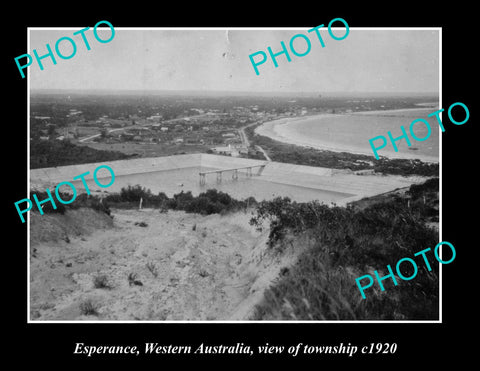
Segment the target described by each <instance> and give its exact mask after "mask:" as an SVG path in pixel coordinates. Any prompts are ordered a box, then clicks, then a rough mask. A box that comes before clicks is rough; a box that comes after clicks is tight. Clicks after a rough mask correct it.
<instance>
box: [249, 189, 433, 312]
mask: <svg viewBox="0 0 480 371" xmlns="http://www.w3.org/2000/svg"><path fill="white" fill-rule="evenodd" d="M432 188H433V189H435V185H434V183H433V182H430V183H428V184H426V185H424V186H423V188H422V187H420V188H417V189H415V188H414V192H418V197H422V198H423V195H424V194H425V193H424V192H430V190H431V189H432ZM422 192H423V193H422ZM437 198H438V195H437ZM420 204H421V205H423V201H422V202H420ZM432 213H433V211H432V210H431V209H429V208H427V207H423V206H422V207H420V206H418V205H416V203H414V204H411V205H410V206H409V205H408V202H407V199H405V198H402V197H392V198H391V199H388V200H384V201H381V202H378V203H373V204H372V205H370V206H367V207H366V208H364V209H363V210H356V209H355V208H354V207H353V206H351V207H336V206H334V207H328V206H326V205H322V204H319V203H318V202H308V203H296V202H292V201H291V200H290V199H288V198H276V199H274V200H272V201H263V202H261V203H259V205H258V208H257V211H256V214H255V215H254V216H253V217H252V219H251V220H250V223H251V224H252V225H255V226H257V228H262V227H263V224H264V223H265V222H267V223H269V226H270V235H269V240H268V244H269V246H270V247H272V248H275V249H281V248H282V246H283V245H284V244H285V242H283V241H282V240H283V239H284V237H285V236H286V234H287V233H289V234H293V235H299V234H302V235H305V236H306V237H308V240H309V241H310V246H309V247H308V248H307V249H306V251H305V252H303V253H302V255H301V256H300V257H299V259H298V261H297V262H296V263H295V264H294V265H293V266H292V267H290V269H289V270H288V271H283V274H282V276H281V277H280V278H279V280H278V281H277V282H276V283H275V284H274V285H273V286H272V287H270V288H269V289H268V290H267V291H266V293H265V297H264V300H263V302H262V303H261V304H260V305H258V306H257V307H256V314H255V319H307V320H308V319H406V318H408V319H435V318H438V264H435V265H432V271H427V269H426V268H420V267H419V270H418V275H417V276H416V277H415V279H414V280H412V281H401V280H399V286H397V287H394V286H393V285H392V288H391V289H390V288H389V287H387V291H386V292H381V291H380V290H377V289H372V290H371V291H370V293H371V294H369V295H370V297H369V298H368V300H363V299H362V298H361V295H360V294H359V292H358V288H357V286H356V285H355V278H357V277H358V276H360V275H361V274H365V273H364V272H366V271H368V270H369V269H371V268H372V267H373V268H374V269H376V270H379V272H382V271H383V272H385V270H386V266H387V265H388V264H390V265H392V264H395V263H396V262H397V261H398V260H400V259H402V258H404V257H413V256H414V253H416V252H418V251H419V250H420V249H421V248H427V247H432V246H435V245H436V243H437V242H438V232H436V231H435V230H433V229H431V228H429V227H428V226H427V225H426V224H425V223H424V220H425V219H426V217H427V216H428V215H430V214H432ZM426 214H427V215H426ZM347 268H348V269H347ZM380 275H383V274H380ZM406 275H408V274H406Z"/></svg>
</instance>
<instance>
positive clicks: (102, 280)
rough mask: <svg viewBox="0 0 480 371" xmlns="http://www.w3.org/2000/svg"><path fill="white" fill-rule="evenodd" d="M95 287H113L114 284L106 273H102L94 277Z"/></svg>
mask: <svg viewBox="0 0 480 371" xmlns="http://www.w3.org/2000/svg"><path fill="white" fill-rule="evenodd" d="M93 287H95V288H96V289H111V288H112V286H111V284H110V283H109V281H108V277H107V275H105V274H101V275H98V276H95V277H93Z"/></svg>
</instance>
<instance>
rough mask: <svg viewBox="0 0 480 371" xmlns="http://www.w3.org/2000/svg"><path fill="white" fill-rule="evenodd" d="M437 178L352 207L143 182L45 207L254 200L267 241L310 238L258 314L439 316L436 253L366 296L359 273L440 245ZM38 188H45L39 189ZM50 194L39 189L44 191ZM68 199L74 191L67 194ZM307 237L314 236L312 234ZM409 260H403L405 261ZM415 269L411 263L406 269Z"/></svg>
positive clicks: (210, 208) (186, 206) (225, 204)
mask: <svg viewBox="0 0 480 371" xmlns="http://www.w3.org/2000/svg"><path fill="white" fill-rule="evenodd" d="M438 182H439V180H438V178H432V179H430V180H428V181H427V182H425V183H424V184H421V185H412V186H411V187H410V189H409V190H408V191H407V192H405V194H395V193H393V194H391V195H389V196H385V195H383V196H381V197H373V198H371V199H368V200H366V199H364V200H360V201H359V202H357V203H355V204H352V205H350V206H348V207H338V206H333V207H330V206H327V205H324V204H320V203H318V202H308V203H297V202H294V201H291V200H290V199H288V198H276V199H274V200H271V201H262V202H260V203H257V202H256V201H255V199H254V198H249V199H246V200H240V201H239V200H235V199H233V198H232V197H230V196H229V195H228V194H226V193H223V192H219V191H216V190H208V191H206V192H204V193H202V194H200V195H199V196H193V195H192V194H191V193H190V192H186V193H185V192H181V193H179V194H176V195H174V196H173V197H167V196H166V195H165V194H164V193H159V194H158V195H154V194H152V193H151V192H150V191H149V190H147V189H145V188H142V187H141V186H138V185H137V186H134V187H130V186H129V187H128V188H124V189H122V190H121V192H120V193H118V194H111V195H108V196H107V197H105V198H103V199H100V198H98V197H95V196H86V195H80V196H79V197H78V198H77V199H76V200H75V202H73V203H72V204H69V205H61V204H60V205H58V206H59V207H58V208H57V210H53V209H52V208H51V205H50V203H47V204H45V205H44V206H45V207H44V209H43V211H44V212H60V213H63V212H65V210H66V208H78V207H91V208H93V209H95V210H98V211H102V212H105V213H107V214H110V207H117V208H137V207H138V206H139V201H140V199H142V203H143V207H149V208H158V209H159V211H160V212H166V211H167V210H169V209H172V210H184V211H186V212H191V213H199V214H204V215H205V214H213V213H225V212H234V211H238V210H246V209H247V208H249V207H251V206H255V209H254V210H255V211H254V213H253V217H252V218H251V220H250V224H252V225H254V226H256V227H257V228H259V229H261V228H265V227H268V230H269V239H268V245H269V247H270V248H271V249H273V250H274V251H278V253H281V251H282V250H283V249H287V248H292V246H294V241H295V240H296V239H297V238H298V236H300V235H302V240H307V241H308V243H307V244H308V246H306V249H305V250H304V251H303V252H302V253H301V255H300V256H299V259H298V261H297V262H296V264H294V265H293V266H291V267H285V268H284V269H283V270H282V271H281V276H280V277H279V278H278V279H277V281H276V282H275V283H274V284H273V285H272V286H271V287H270V288H269V289H268V290H267V291H266V292H265V295H264V298H263V300H262V302H261V303H259V304H258V305H257V306H256V310H255V314H254V319H257V320H434V319H437V318H438V315H439V308H438V307H439V292H438V264H435V263H434V260H432V259H434V258H433V257H432V256H431V259H430V264H431V266H432V271H427V269H426V268H425V265H424V264H423V261H421V258H419V257H417V258H416V259H415V260H416V261H417V265H418V274H417V276H416V277H415V278H414V279H412V280H411V281H402V280H401V279H400V278H398V279H397V281H398V283H399V284H398V286H394V285H393V283H392V280H391V279H389V280H386V281H384V285H385V287H386V290H385V291H383V292H382V291H380V288H379V287H378V284H377V283H376V282H375V283H374V286H372V287H371V288H369V289H367V290H366V291H365V293H366V295H367V299H362V297H361V295H360V292H359V290H358V287H357V285H356V282H355V278H357V277H360V276H362V275H365V274H371V275H373V271H374V270H377V271H378V272H379V274H380V276H384V275H386V274H387V273H388V272H387V270H386V266H387V264H390V265H391V266H392V268H393V269H395V264H396V262H397V261H398V260H399V259H402V258H404V257H410V258H414V256H413V255H414V253H416V252H418V251H420V250H423V249H426V248H428V247H430V248H433V247H434V246H435V245H436V244H437V243H438V231H437V230H436V229H435V228H433V227H432V226H431V225H432V224H433V225H434V224H435V223H436V222H438V188H439V183H438ZM37 195H38V193H37ZM45 198H46V194H39V199H45ZM62 198H64V199H69V197H68V196H65V197H62ZM305 237H307V238H305ZM405 268H410V266H405V267H404V266H402V269H405ZM402 274H403V275H404V276H410V275H411V274H412V272H411V271H408V270H407V269H405V271H402Z"/></svg>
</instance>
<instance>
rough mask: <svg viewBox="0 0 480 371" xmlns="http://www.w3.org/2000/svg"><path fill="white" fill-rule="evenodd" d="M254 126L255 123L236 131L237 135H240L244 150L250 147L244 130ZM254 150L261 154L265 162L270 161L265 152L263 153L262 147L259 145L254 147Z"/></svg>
mask: <svg viewBox="0 0 480 371" xmlns="http://www.w3.org/2000/svg"><path fill="white" fill-rule="evenodd" d="M256 124H257V122H252V123H251V124H248V125H246V126H244V127H242V128H240V129H238V134H239V135H240V139H241V140H242V144H243V145H244V146H245V148H248V147H250V141H249V140H248V137H247V134H246V133H245V129H246V128H248V127H250V126H254V125H256ZM255 148H256V149H257V150H258V151H260V152H262V153H263V156H264V157H265V159H266V160H267V161H272V159H271V158H270V156H268V154H267V152H265V150H264V149H263V148H262V147H260V146H259V145H255Z"/></svg>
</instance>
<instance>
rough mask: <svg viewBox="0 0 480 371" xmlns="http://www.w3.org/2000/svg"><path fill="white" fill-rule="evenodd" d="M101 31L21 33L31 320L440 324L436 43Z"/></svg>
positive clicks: (247, 32) (429, 38)
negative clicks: (44, 52) (24, 37)
mask: <svg viewBox="0 0 480 371" xmlns="http://www.w3.org/2000/svg"><path fill="white" fill-rule="evenodd" d="M110 25H111V24H110V23H108V25H107V24H102V25H101V26H103V27H100V25H99V27H98V28H97V29H96V30H87V31H83V35H84V36H85V38H86V40H87V42H88V45H89V47H90V50H88V49H87V47H86V45H87V43H85V45H83V41H82V39H81V38H80V36H79V35H78V34H77V36H76V39H73V36H72V35H75V32H76V31H77V30H74V29H73V30H72V29H64V28H63V29H62V28H61V29H51V30H49V29H32V30H30V38H29V42H30V45H31V47H33V46H38V50H39V52H38V55H40V50H41V48H42V47H43V46H44V45H46V44H47V43H48V42H49V41H50V42H51V44H52V45H53V43H54V42H56V40H61V38H62V37H69V36H72V37H71V38H70V40H76V42H74V43H72V42H71V41H70V42H69V41H68V40H69V39H63V40H61V41H60V42H58V43H55V50H56V53H57V54H59V55H63V56H70V55H72V54H74V56H73V57H72V58H71V59H69V60H62V59H60V58H58V57H57V59H58V61H57V63H56V64H53V59H52V57H51V56H50V55H49V56H46V57H43V59H41V63H42V66H43V70H41V69H40V68H38V67H37V66H36V65H33V64H32V66H30V67H29V68H30V70H29V72H30V76H29V78H30V80H29V84H30V86H29V88H30V89H29V93H30V95H29V98H30V106H29V109H30V113H29V119H30V131H29V143H30V155H29V161H30V194H31V196H32V194H35V195H36V197H37V199H38V201H35V198H33V197H30V199H31V200H32V202H31V205H32V208H31V210H30V212H29V216H30V218H29V231H30V241H29V242H30V282H29V284H30V285H29V295H30V303H29V304H30V313H29V315H30V320H31V321H364V320H376V321H408V320H425V321H439V320H440V310H439V306H440V303H439V300H438V298H439V289H440V288H439V282H440V272H439V266H440V263H439V261H437V260H436V259H435V254H434V251H433V248H434V247H435V245H436V244H437V243H438V242H439V241H441V240H440V239H439V222H440V220H439V211H440V202H439V163H440V156H439V148H440V143H441V136H440V133H441V127H440V125H439V123H438V121H437V118H436V116H435V115H431V114H432V113H435V112H438V111H439V110H440V109H441V108H442V107H441V102H440V93H441V91H440V88H439V82H440V62H441V60H440V48H441V45H440V39H441V30H440V29H438V28H427V29H425V28H396V29H382V28H368V29H357V28H350V27H348V24H347V23H346V21H345V20H343V19H342V20H340V19H337V20H335V21H334V22H330V23H329V27H322V28H317V29H313V28H310V29H308V28H304V29H302V28H271V29H258V28H257V29H255V28H252V29H238V28H232V29H229V28H224V29H223V28H197V29H161V28H153V29H147V28H135V29H128V28H127V29H122V28H116V29H114V28H113V26H112V27H110ZM345 25H346V27H345ZM330 26H331V27H330ZM334 26H339V27H334ZM94 31H95V32H94ZM317 33H318V35H319V36H317ZM97 38H98V39H99V40H103V42H102V43H99V42H97V41H96V39H97ZM106 41H107V42H106ZM77 44H78V45H77ZM73 45H75V47H74V46H73ZM308 50H310V51H309V52H308V53H307V51H308ZM259 51H261V52H260V53H257V52H259ZM52 53H53V52H52ZM53 55H55V54H53ZM249 56H252V57H251V58H249ZM264 59H265V60H266V61H265V62H263V63H260V62H261V61H262V60H264ZM275 64H276V65H277V66H275ZM73 71H75V73H73ZM256 72H259V73H258V74H257V73H256ZM461 109H462V107H456V110H455V111H454V112H457V111H459V112H460V113H461ZM445 116H446V115H445ZM415 119H419V121H417V122H416V123H415V125H413V126H410V123H411V122H412V121H414V120H415ZM402 127H403V128H405V129H402ZM402 130H404V132H405V133H406V134H402ZM405 130H406V131H405ZM387 133H389V134H388V135H387ZM389 135H390V137H389ZM402 135H403V137H402ZM372 138H377V139H375V140H372V143H370V140H371V139H372ZM375 156H377V157H378V159H376V158H375ZM97 169H98V170H97ZM81 174H84V175H81ZM65 182H66V183H65ZM47 189H48V190H49V191H50V196H51V198H49V194H48V193H47V191H46V190H47ZM20 206H22V207H21V209H26V208H27V206H28V202H27V201H24V202H23V204H19V207H20ZM54 206H55V207H54ZM39 207H40V208H39ZM21 215H22V218H23V214H21ZM429 247H430V248H431V251H429V255H426V254H427V253H425V259H427V260H428V261H427V262H424V260H423V259H422V256H417V257H415V256H414V254H415V253H417V252H418V251H421V250H424V249H427V248H429ZM447 255H448V254H447ZM403 258H408V259H407V260H405V261H402V262H400V264H398V265H397V262H398V261H399V260H401V259H403ZM413 259H415V260H413ZM432 259H433V260H432ZM445 260H447V259H445ZM389 267H391V268H389ZM389 269H390V270H389ZM392 269H393V271H392ZM391 272H393V274H391ZM389 273H390V274H391V276H390V277H386V276H387V275H388V274H389ZM362 277H363V278H362ZM382 277H385V278H383V279H382ZM357 278H361V279H359V280H358V281H357Z"/></svg>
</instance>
